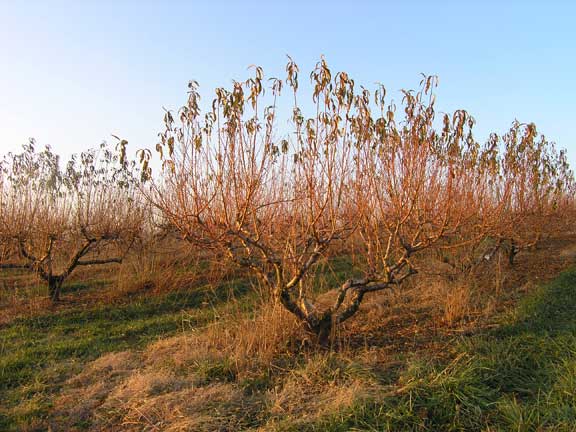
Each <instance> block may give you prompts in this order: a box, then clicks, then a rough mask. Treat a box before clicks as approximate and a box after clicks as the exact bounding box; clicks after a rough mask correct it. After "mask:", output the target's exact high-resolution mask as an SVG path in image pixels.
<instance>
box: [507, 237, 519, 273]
mask: <svg viewBox="0 0 576 432" xmlns="http://www.w3.org/2000/svg"><path fill="white" fill-rule="evenodd" d="M518 252H519V249H518V248H517V247H516V245H515V244H514V242H512V244H511V245H510V250H509V251H508V264H510V267H513V266H514V258H516V255H517V254H518Z"/></svg>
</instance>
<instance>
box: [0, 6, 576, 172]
mask: <svg viewBox="0 0 576 432" xmlns="http://www.w3.org/2000/svg"><path fill="white" fill-rule="evenodd" d="M504 3H505V4H504ZM286 54H290V55H291V56H292V57H293V58H294V59H295V60H296V61H297V63H299V65H300V67H301V69H302V70H303V72H304V73H303V76H308V72H309V71H310V69H311V68H312V67H313V65H314V63H315V62H316V61H317V60H318V59H319V57H320V55H321V54H324V55H325V56H326V59H327V61H328V63H329V65H330V66H331V67H332V68H333V70H346V71H347V72H348V73H349V74H350V75H351V76H352V77H353V78H354V79H355V80H356V82H357V83H359V84H364V85H365V86H367V87H371V88H373V83H375V82H377V81H378V82H382V83H383V84H385V85H386V87H387V88H388V89H389V91H391V92H392V94H393V95H395V96H396V98H397V99H399V95H398V90H399V89H401V88H414V87H416V86H417V85H418V82H419V80H420V76H419V74H420V72H424V73H426V74H437V75H439V77H440V87H439V89H438V108H440V109H441V110H445V111H451V110H454V109H457V108H464V109H467V110H469V111H470V112H471V114H472V115H474V116H475V117H476V120H477V122H478V127H477V136H478V137H482V138H483V137H485V136H487V134H488V133H489V132H490V131H495V132H498V133H502V132H504V131H505V130H506V129H507V128H508V127H509V125H510V123H511V122H512V120H514V119H515V118H517V119H518V120H520V121H523V122H530V121H533V122H535V123H536V124H537V125H538V127H539V129H540V131H541V132H543V133H545V134H546V135H547V136H548V137H549V138H550V139H552V140H554V141H556V142H557V143H558V145H559V146H560V147H566V148H568V152H569V157H570V160H571V162H572V165H573V166H574V164H575V162H576V132H575V130H576V129H575V127H574V126H575V124H576V115H575V114H576V109H575V108H574V102H575V100H576V80H575V77H576V74H575V67H576V2H570V1H539V2H531V1H523V2H513V1H510V2H504V1H501V2H497V1H494V2H491V1H482V2H480V1H478V2H472V1H468V2H467V1H462V0H461V1H454V2H451V1H444V2H440V1H437V2H433V1H422V2H417V1H414V2H407V1H406V2H401V1H372V2H370V1H361V0H357V1H350V2H348V1H337V0H334V1H312V0H308V1H299V0H294V1H283V2H275V1H272V0H269V1H248V0H246V1H218V0H213V1H189V2H184V1H182V2H178V1H162V2H161V1H157V2H151V1H128V0H125V1H122V0H117V1H88V0H83V1H75V2H71V1H70V2H67V1H49V0H45V1H10V0H0V55H1V63H0V153H4V152H6V151H9V150H16V149H18V148H19V146H20V145H21V144H22V143H25V142H26V141H27V139H28V137H35V138H36V139H37V141H38V142H39V143H40V144H51V145H52V146H53V147H54V148H55V149H56V150H57V151H59V152H61V153H63V154H65V155H68V154H70V153H71V152H75V151H80V150H83V149H86V148H88V147H91V146H95V145H97V144H99V143H100V142H101V141H102V140H109V141H113V140H112V139H111V137H110V135H111V134H116V135H120V136H122V137H124V138H126V139H128V140H129V141H130V143H131V144H132V146H133V148H140V147H145V146H152V145H154V144H155V143H156V136H157V132H158V131H159V130H160V129H161V120H162V115H163V112H162V107H163V106H165V107H167V108H172V109H174V108H178V107H179V106H180V105H181V104H182V103H183V102H184V100H185V97H186V90H187V88H186V84H187V82H188V80H190V79H196V80H198V81H199V82H200V85H201V88H202V94H203V95H205V99H208V96H209V95H211V93H210V91H211V90H212V89H213V88H214V87H216V86H223V85H229V84H230V82H231V80H232V79H238V80H240V79H244V78H246V77H247V76H248V74H249V72H248V71H247V70H246V68H247V66H248V65H250V64H258V65H261V66H263V67H264V70H265V72H266V73H267V75H268V76H271V75H272V76H281V77H283V76H284V72H283V70H284V65H285V61H286V57H285V56H286Z"/></svg>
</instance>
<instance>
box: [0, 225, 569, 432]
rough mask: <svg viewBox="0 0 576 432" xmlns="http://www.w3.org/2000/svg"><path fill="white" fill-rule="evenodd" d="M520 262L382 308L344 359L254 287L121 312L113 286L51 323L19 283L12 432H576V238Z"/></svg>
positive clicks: (106, 275)
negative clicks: (477, 281)
mask: <svg viewBox="0 0 576 432" xmlns="http://www.w3.org/2000/svg"><path fill="white" fill-rule="evenodd" d="M517 260H518V261H517V265H516V266H515V268H514V269H502V268H501V266H498V275H492V274H491V275H485V277H486V278H488V279H489V280H490V281H492V280H496V282H495V283H490V284H489V283H486V284H485V286H484V288H483V290H482V291H473V288H470V287H462V286H459V285H453V286H450V287H448V288H446V289H445V287H443V286H440V285H439V283H438V282H437V281H436V282H433V283H428V284H425V285H423V284H422V283H421V282H420V283H418V284H412V285H409V286H408V287H407V289H406V290H403V291H401V292H397V293H385V294H382V295H378V296H374V297H373V298H372V299H370V301H369V302H367V304H366V305H365V306H364V307H363V310H362V311H361V312H360V314H359V315H358V316H357V317H355V319H354V320H352V321H351V322H350V323H348V324H347V325H346V326H344V327H343V328H342V329H339V332H338V334H337V335H336V337H337V340H338V343H337V344H336V346H334V348H333V349H332V350H319V349H317V348H315V347H313V346H312V345H311V344H310V343H309V341H307V340H305V337H304V336H302V334H301V333H299V331H298V329H297V328H296V326H295V323H294V322H293V320H292V319H291V318H290V317H288V316H286V315H285V314H284V313H283V312H282V311H277V310H272V311H270V310H262V307H261V304H260V301H259V297H258V296H257V295H256V294H255V293H254V291H253V290H251V289H250V287H249V284H248V283H247V282H246V281H244V280H243V279H241V278H237V279H234V278H230V279H229V280H228V281H227V282H220V283H218V284H216V285H215V284H210V283H205V281H194V282H193V283H190V284H186V286H182V287H179V288H178V289H174V290H170V291H160V292H156V291H155V290H154V289H150V290H148V289H147V288H146V287H141V289H140V290H136V291H134V292H124V293H121V294H122V295H119V294H118V292H117V290H115V282H114V277H113V272H114V270H113V269H112V270H110V269H108V270H107V269H104V270H99V271H97V272H94V273H91V274H84V275H79V276H78V277H77V278H76V279H75V280H73V281H71V282H70V283H69V284H68V285H67V286H66V290H65V292H64V301H63V303H62V304H60V305H57V306H51V305H50V304H49V303H48V302H46V301H45V300H44V299H43V298H42V288H41V287H39V286H36V285H34V281H33V279H30V278H28V277H27V276H26V275H23V274H22V275H20V274H14V273H12V274H10V275H8V274H3V275H2V277H1V278H0V290H2V291H0V292H1V295H2V296H3V297H0V313H1V314H2V318H0V430H1V431H44V430H52V431H74V430H78V431H81V430H87V431H123V430H126V431H141V430H142V431H181V430H190V431H239V430H253V431H256V430H259V431H268V430H270V431H275V430H278V431H280V430H282V431H351V430H356V431H364V430H367V431H386V430H389V431H404V430H406V431H440V430H469V431H482V430H483V431H500V430H510V431H539V430H542V431H544V430H546V431H552V430H554V431H573V430H574V431H576V268H575V267H574V264H576V237H575V236H573V235H570V236H568V235H567V236H564V237H562V238H557V239H553V240H550V241H547V242H545V243H544V244H543V245H542V246H541V247H539V248H538V249H537V250H536V251H533V252H529V253H528V252H526V253H521V254H520V255H519V256H518V258H517ZM345 267H346V263H345V262H344V263H338V262H336V263H335V264H334V265H333V266H332V267H331V272H330V277H329V278H327V280H328V281H330V280H331V279H330V278H334V279H335V280H341V279H342V278H343V277H345V273H346V271H345V270H346V268H345ZM325 282H326V281H325ZM428 282H430V281H428ZM15 286H17V287H18V289H19V290H20V291H19V294H18V295H15V294H14V293H13V292H11V291H10V290H11V289H13V287H15ZM486 287H488V288H486ZM454 293H457V295H455V294H454ZM479 294H482V295H481V296H480V295H479ZM475 296H476V297H482V298H481V299H480V300H481V301H480V300H478V301H477V299H476V298H475Z"/></svg>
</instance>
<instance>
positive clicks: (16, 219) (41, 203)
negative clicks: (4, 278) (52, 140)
mask: <svg viewBox="0 0 576 432" xmlns="http://www.w3.org/2000/svg"><path fill="white" fill-rule="evenodd" d="M122 145H124V143H122ZM133 168H134V165H133V164H129V163H127V162H126V161H124V160H122V161H120V160H119V158H118V156H115V155H114V153H113V152H112V151H110V150H109V149H108V147H107V146H106V145H105V144H102V145H101V146H100V148H99V149H97V150H89V151H86V152H83V153H81V154H80V155H79V156H73V157H72V159H71V160H70V161H69V162H68V163H67V164H66V165H65V167H64V168H62V167H61V165H60V158H59V157H58V155H56V154H55V153H54V152H53V151H52V150H51V149H50V147H48V146H47V147H46V148H45V149H44V150H43V151H36V150H35V143H34V141H31V142H30V143H29V144H28V145H25V146H24V147H23V152H22V153H20V154H12V153H9V154H8V155H6V156H5V157H4V159H3V161H2V163H1V166H0V227H1V228H0V242H1V243H2V245H3V248H4V251H5V253H4V254H3V256H2V257H0V259H2V261H0V268H25V269H29V270H31V271H33V272H34V273H36V274H38V275H39V276H40V278H42V279H43V280H44V281H45V282H46V283H47V285H48V291H49V295H50V298H51V300H52V301H54V302H56V301H58V300H59V299H60V291H61V286H62V283H63V282H64V281H65V280H66V278H67V277H68V276H69V275H70V274H71V273H72V272H73V271H74V270H75V269H76V268H77V267H79V266H87V265H100V264H108V263H121V262H122V259H123V258H124V256H125V255H126V253H127V251H128V250H129V249H130V247H131V245H132V244H133V242H134V240H135V239H136V238H137V237H138V235H139V233H140V230H141V227H142V221H143V217H144V209H145V207H144V206H143V205H142V203H141V200H140V199H139V197H138V195H137V180H136V179H135V178H134V177H133V171H132V169H133Z"/></svg>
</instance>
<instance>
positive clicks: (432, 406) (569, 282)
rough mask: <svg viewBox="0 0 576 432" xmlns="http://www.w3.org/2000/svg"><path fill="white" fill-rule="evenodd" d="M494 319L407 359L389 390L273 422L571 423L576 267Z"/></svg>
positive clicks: (360, 426) (442, 426) (335, 427)
mask: <svg viewBox="0 0 576 432" xmlns="http://www.w3.org/2000/svg"><path fill="white" fill-rule="evenodd" d="M499 324H500V325H499V326H498V327H497V328H496V329H495V330H492V331H489V332H487V333H486V334H483V335H477V336H472V337H468V338H463V339H461V340H459V341H458V342H457V343H455V345H454V348H453V351H452V352H451V355H450V360H449V361H440V362H439V361H434V360H432V359H413V360H412V361H409V362H408V366H407V368H406V369H405V371H404V372H403V373H402V374H401V376H400V378H399V382H398V385H399V388H398V390H397V392H396V394H395V395H394V396H391V397H384V398H381V399H379V398H375V399H373V400H371V401H369V402H366V403H362V404H356V405H354V406H353V407H351V408H350V409H348V410H347V411H345V412H342V413H338V414H334V415H328V416H326V417H325V418H323V419H321V420H319V421H317V422H313V423H310V424H305V425H302V424H298V425H297V426H296V425H285V426H283V427H281V428H279V429H281V430H302V431H352V430H362V431H440V430H442V431H543V430H546V431H574V430H576V269H573V270H570V271H567V272H565V273H563V274H561V275H560V276H559V277H558V278H557V279H555V280H554V281H553V282H551V283H550V284H548V285H546V286H544V287H542V288H541V289H540V290H539V291H538V292H537V293H535V294H533V295H531V296H529V297H528V298H526V299H524V300H523V301H522V303H521V304H520V306H519V307H518V308H517V309H515V310H514V311H513V312H512V313H510V314H508V315H507V316H505V317H504V318H502V320H501V322H500V323H499Z"/></svg>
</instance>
